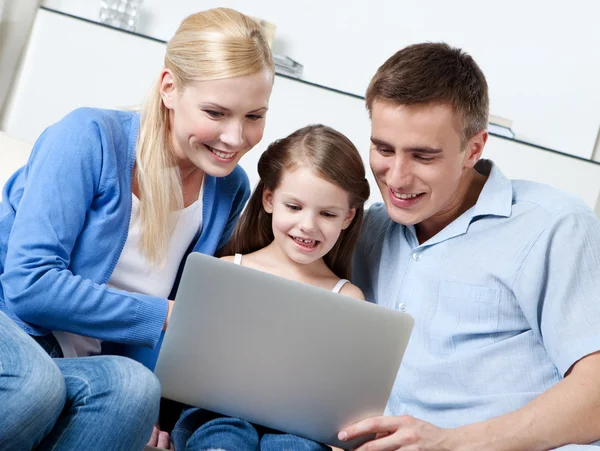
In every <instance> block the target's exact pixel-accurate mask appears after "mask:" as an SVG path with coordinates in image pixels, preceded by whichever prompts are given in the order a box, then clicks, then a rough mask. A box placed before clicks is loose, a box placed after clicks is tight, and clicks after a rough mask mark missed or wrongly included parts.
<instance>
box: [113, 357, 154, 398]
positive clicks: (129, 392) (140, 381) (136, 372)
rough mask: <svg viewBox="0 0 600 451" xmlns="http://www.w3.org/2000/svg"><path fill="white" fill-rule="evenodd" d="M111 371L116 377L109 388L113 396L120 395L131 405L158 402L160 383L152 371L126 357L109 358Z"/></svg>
mask: <svg viewBox="0 0 600 451" xmlns="http://www.w3.org/2000/svg"><path fill="white" fill-rule="evenodd" d="M109 358H110V359H111V360H110V364H109V365H110V366H112V368H111V369H110V370H109V371H111V372H112V373H113V374H114V375H115V376H116V377H114V378H113V381H114V382H115V383H114V384H113V386H112V387H111V391H112V392H113V393H114V394H115V396H119V395H121V396H122V397H123V398H122V399H126V400H127V401H129V402H131V403H132V404H137V403H156V404H157V405H158V402H159V401H160V394H161V389H160V383H159V382H158V379H157V378H156V376H155V375H154V373H153V372H152V371H150V370H149V369H148V368H146V367H145V366H143V365H142V364H140V363H138V362H136V361H134V360H131V359H129V358H126V357H119V356H111V357H109Z"/></svg>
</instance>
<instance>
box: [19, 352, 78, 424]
mask: <svg viewBox="0 0 600 451" xmlns="http://www.w3.org/2000/svg"><path fill="white" fill-rule="evenodd" d="M66 393H67V392H66V387H65V379H64V377H63V374H62V373H61V371H60V369H59V368H58V367H57V366H56V364H55V363H54V361H53V360H52V359H51V358H50V357H48V356H46V355H43V356H41V358H37V357H36V358H30V359H29V362H28V367H27V371H26V372H25V373H24V374H23V384H22V388H21V397H22V398H23V402H24V403H26V404H32V405H34V406H40V405H42V406H45V407H46V410H49V411H52V410H56V411H57V412H58V413H60V411H61V410H62V408H63V406H64V403H65V399H66Z"/></svg>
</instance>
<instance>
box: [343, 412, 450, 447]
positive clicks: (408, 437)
mask: <svg viewBox="0 0 600 451" xmlns="http://www.w3.org/2000/svg"><path fill="white" fill-rule="evenodd" d="M451 432H452V429H442V428H439V427H437V426H434V425H433V424H430V423H426V422H425V421H421V420H417V419H416V418H413V417H409V416H402V417H374V418H367V419H366V420H363V421H359V422H358V423H355V424H353V425H351V426H348V427H347V428H345V429H344V430H343V431H341V432H340V433H339V434H338V438H339V439H340V440H351V439H355V438H358V437H362V436H364V435H371V434H376V438H375V440H372V441H370V442H367V443H365V444H364V445H362V446H361V447H360V448H357V449H356V451H395V450H398V449H401V450H402V451H411V450H412V451H417V450H419V451H427V450H437V451H442V450H443V451H448V450H450V449H451V448H450V445H449V438H450V435H451Z"/></svg>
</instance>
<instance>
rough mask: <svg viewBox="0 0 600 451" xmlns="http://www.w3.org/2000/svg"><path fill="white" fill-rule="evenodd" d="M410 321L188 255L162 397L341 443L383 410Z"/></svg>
mask: <svg viewBox="0 0 600 451" xmlns="http://www.w3.org/2000/svg"><path fill="white" fill-rule="evenodd" d="M413 324H414V320H413V318H412V317H411V316H410V315H408V314H406V313H402V312H397V311H394V310H391V309H388V308H385V307H381V306H378V305H375V304H372V303H370V302H366V301H360V300H357V299H354V298H350V297H348V296H344V295H341V294H337V293H333V292H330V291H327V290H324V289H321V288H317V287H314V286H312V285H306V284H303V283H300V282H296V281H291V280H288V279H284V278H281V277H278V276H274V275H271V274H267V273H264V272H262V271H257V270H255V269H250V268H246V267H243V266H240V265H235V264H233V263H230V262H227V261H225V260H220V259H217V258H215V257H211V256H207V255H203V254H200V253H192V254H190V256H189V257H188V258H187V261H186V264H185V268H184V271H183V274H182V278H181V282H180V285H179V289H178V292H177V296H176V299H175V305H174V308H173V312H172V315H171V318H170V320H169V327H168V328H167V332H166V334H165V337H164V341H163V344H162V348H161V351H160V354H159V357H158V362H157V364H156V368H155V374H156V375H157V376H158V378H159V380H160V382H161V385H162V396H163V397H165V398H168V399H172V400H175V401H179V402H183V403H185V404H189V405H192V406H197V407H201V408H204V409H207V410H210V411H213V412H217V413H220V414H223V415H227V416H232V417H238V418H242V419H244V420H247V421H249V422H251V423H254V424H258V425H262V426H266V427H269V428H272V429H275V430H279V431H283V432H287V433H291V434H295V435H299V436H302V437H306V438H308V439H311V440H314V441H317V442H321V443H325V444H328V445H334V446H338V447H340V448H344V449H348V448H352V447H354V446H357V445H358V444H359V443H361V442H364V441H366V440H365V439H363V440H362V441H354V442H340V441H339V440H338V439H337V434H338V432H339V431H341V430H342V429H343V428H344V426H347V425H350V424H352V423H355V422H357V421H359V420H362V419H365V418H367V417H372V416H378V415H382V414H383V411H384V409H385V405H386V403H387V400H388V397H389V395H390V392H391V389H392V386H393V384H394V380H395V378H396V374H397V372H398V368H399V366H400V362H401V360H402V356H403V354H404V350H405V349H406V346H407V344H408V340H409V337H410V334H411V331H412V328H413Z"/></svg>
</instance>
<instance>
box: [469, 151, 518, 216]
mask: <svg viewBox="0 0 600 451" xmlns="http://www.w3.org/2000/svg"><path fill="white" fill-rule="evenodd" d="M475 170H476V171H477V172H479V173H480V174H483V175H487V176H488V179H487V181H486V182H485V185H483V189H482V190H481V193H479V198H478V199H477V203H476V204H475V206H474V207H473V208H471V209H470V210H469V212H471V217H470V221H472V220H473V219H475V218H476V217H478V216H489V215H491V216H500V217H504V218H508V217H509V216H510V215H511V213H512V203H513V188H512V183H511V181H510V180H509V179H508V178H506V176H505V175H504V174H503V173H502V171H500V169H499V168H498V166H496V164H494V162H492V161H491V160H479V161H478V162H477V164H476V165H475ZM470 221H469V222H470Z"/></svg>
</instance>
